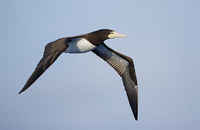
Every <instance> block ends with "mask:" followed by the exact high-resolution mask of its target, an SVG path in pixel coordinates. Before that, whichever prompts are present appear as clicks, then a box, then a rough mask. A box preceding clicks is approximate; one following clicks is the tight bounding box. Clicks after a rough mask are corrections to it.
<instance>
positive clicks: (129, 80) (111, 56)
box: [93, 43, 138, 120]
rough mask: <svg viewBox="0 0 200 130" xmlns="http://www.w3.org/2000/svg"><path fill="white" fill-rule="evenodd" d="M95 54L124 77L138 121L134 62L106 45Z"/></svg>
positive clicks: (101, 46) (95, 51) (96, 50)
mask: <svg viewBox="0 0 200 130" xmlns="http://www.w3.org/2000/svg"><path fill="white" fill-rule="evenodd" d="M93 52H94V53H95V54H96V55H98V56H99V57H101V58H102V59H103V60H105V61H106V62H107V63H108V64H109V65H110V66H112V67H113V68H114V69H115V70H116V71H117V72H118V74H119V75H120V76H121V77H122V81H123V84H124V87H125V90H126V93H127V96H128V100H129V103H130V106H131V109H132V111H133V115H134V117H135V119H136V120H137V115H138V87H137V79H136V74H135V69H134V64H133V60H132V59H131V58H130V57H128V56H125V55H123V54H120V53H118V52H116V51H114V50H112V49H111V48H109V47H107V46H106V45H105V44H104V43H103V44H101V45H100V46H98V47H97V48H95V49H94V50H93Z"/></svg>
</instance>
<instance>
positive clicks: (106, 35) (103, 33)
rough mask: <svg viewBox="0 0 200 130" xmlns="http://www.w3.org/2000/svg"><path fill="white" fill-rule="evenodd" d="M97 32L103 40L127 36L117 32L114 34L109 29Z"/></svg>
mask: <svg viewBox="0 0 200 130" xmlns="http://www.w3.org/2000/svg"><path fill="white" fill-rule="evenodd" d="M97 32H98V34H99V36H100V37H101V38H102V39H103V40H107V39H112V38H120V37H127V35H124V34H120V33H118V32H115V31H114V30H110V29H101V30H98V31H97Z"/></svg>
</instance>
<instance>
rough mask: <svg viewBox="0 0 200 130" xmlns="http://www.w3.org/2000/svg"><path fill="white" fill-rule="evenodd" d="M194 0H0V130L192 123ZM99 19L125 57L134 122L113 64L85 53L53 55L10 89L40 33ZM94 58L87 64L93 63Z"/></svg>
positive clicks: (199, 39)
mask: <svg viewBox="0 0 200 130" xmlns="http://www.w3.org/2000/svg"><path fill="white" fill-rule="evenodd" d="M199 7H200V2H199V0H140V1H139V0H138V1H136V0H99V1H95V0H82V1H81V0H35V1H32V0H1V1H0V16H1V18H0V19H1V20H0V28H1V29H0V46H1V51H0V55H1V67H0V72H1V73H0V86H1V91H0V129H1V130H36V129H37V130H44V129H48V130H67V129H68V130H150V129H151V130H161V129H162V130H188V129H192V130H199V129H200V124H199V121H200V112H199V110H200V101H199V99H200V94H199V92H200V83H199V79H200V78H199V77H200V76H199V75H200V69H199V66H200V58H199V56H200V24H199V23H200V13H199V12H200V8H199ZM102 28H109V29H113V30H115V31H117V32H119V33H123V34H127V35H128V36H129V37H127V38H121V39H113V40H107V41H106V44H107V45H108V46H110V47H111V48H113V49H115V50H117V51H119V52H121V53H123V54H126V55H128V56H130V57H132V58H133V60H134V62H135V67H136V73H137V78H138V84H139V120H138V121H135V120H134V117H133V115H132V112H131V109H130V107H129V104H128V100H127V97H126V93H125V91H124V87H123V84H122V81H121V78H120V77H119V76H118V75H117V73H116V72H115V71H114V70H113V69H112V68H111V67H110V66H109V65H107V64H106V63H105V62H104V61H103V60H101V59H100V58H99V57H97V56H96V55H94V54H93V53H91V52H89V53H85V54H82V55H79V54H74V55H72V54H62V55H61V56H60V57H59V58H58V60H57V61H56V62H55V64H54V65H52V66H51V67H50V68H49V69H48V70H47V71H46V72H45V73H44V75H43V76H41V77H40V78H39V79H38V80H37V81H36V82H35V83H34V84H33V85H32V86H31V87H30V88H29V89H28V90H27V91H25V92H24V93H22V94H21V95H18V94H17V93H18V92H19V91H20V90H21V88H22V87H23V86H24V84H25V82H26V80H27V79H28V78H29V76H30V74H31V73H32V72H33V70H34V69H35V67H36V65H37V63H38V61H39V60H40V58H41V57H42V55H43V50H44V47H45V45H46V44H47V43H48V42H51V41H53V40H56V39H58V38H61V37H66V36H73V35H79V34H83V33H88V32H91V31H95V30H98V29H102ZM94 66H96V67H94Z"/></svg>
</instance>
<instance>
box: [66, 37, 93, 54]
mask: <svg viewBox="0 0 200 130" xmlns="http://www.w3.org/2000/svg"><path fill="white" fill-rule="evenodd" d="M68 45H69V46H68V48H67V49H66V50H65V53H84V52H88V51H91V50H93V49H94V48H96V46H94V45H93V44H91V43H90V42H89V41H87V40H86V39H84V38H76V39H73V40H72V41H70V42H69V43H68Z"/></svg>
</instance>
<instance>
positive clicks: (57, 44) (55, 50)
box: [19, 38, 68, 94]
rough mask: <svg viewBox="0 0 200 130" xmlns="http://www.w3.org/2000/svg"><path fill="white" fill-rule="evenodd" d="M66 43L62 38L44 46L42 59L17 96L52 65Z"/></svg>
mask: <svg viewBox="0 0 200 130" xmlns="http://www.w3.org/2000/svg"><path fill="white" fill-rule="evenodd" d="M67 42H68V39H67V38H62V39H58V40H56V41H54V42H51V43H49V44H47V45H46V46H45V50H44V55H43V57H42V59H41V60H40V62H39V63H38V64H37V67H36V68H35V71H34V72H33V73H32V75H31V76H30V78H29V79H28V81H27V82H26V84H25V85H24V87H23V88H22V90H21V91H20V92H19V94H20V93H22V92H23V91H25V90H26V89H27V88H29V87H30V86H31V85H32V84H33V83H34V82H35V81H36V80H37V79H38V78H39V77H40V76H41V75H42V74H43V73H44V72H45V71H46V70H47V69H48V68H49V66H51V65H52V64H53V63H54V61H55V60H56V59H57V58H58V57H59V56H60V54H61V53H62V52H64V51H65V50H66V49H67V47H68V44H67Z"/></svg>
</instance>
